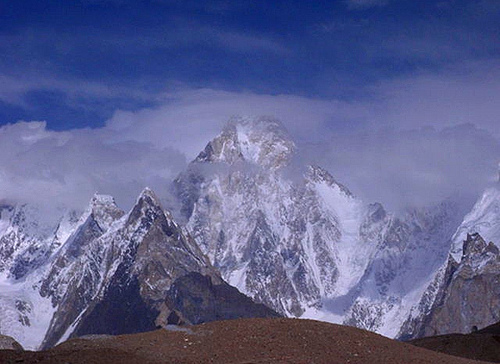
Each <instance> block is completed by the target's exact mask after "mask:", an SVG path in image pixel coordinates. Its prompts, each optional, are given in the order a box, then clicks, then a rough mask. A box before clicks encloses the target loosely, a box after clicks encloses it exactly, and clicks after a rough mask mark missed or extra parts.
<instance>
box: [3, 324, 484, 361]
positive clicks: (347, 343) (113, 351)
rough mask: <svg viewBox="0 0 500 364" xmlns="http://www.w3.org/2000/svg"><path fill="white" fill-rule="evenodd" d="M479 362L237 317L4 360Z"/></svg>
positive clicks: (329, 327) (336, 330)
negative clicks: (236, 318) (237, 318)
mask: <svg viewBox="0 0 500 364" xmlns="http://www.w3.org/2000/svg"><path fill="white" fill-rule="evenodd" d="M211 362H212V363H338V364H342V363H358V364H365V363H366V364H376V363H384V364H386V363H394V364H397V363H401V364H403V363H404V364H407V363H414V364H423V363H443V364H446V363H450V364H452V363H453V364H465V363H479V362H476V361H473V360H470V359H463V358H458V357H453V356H449V355H446V354H441V353H437V352H433V351H430V350H427V349H422V348H419V347H416V346H413V345H410V344H406V343H401V342H397V341H394V340H391V339H388V338H385V337H383V336H380V335H377V334H374V333H371V332H367V331H363V330H360V329H356V328H352V327H346V326H340V325H334V324H329V323H325V322H318V321H312V320H299V319H281V318H280V319H239V320H231V321H217V322H211V323H206V324H201V325H197V326H189V327H173V328H171V329H160V330H156V331H152V332H146V333H141V334H133V335H121V336H89V337H86V338H79V339H71V340H69V341H66V342H64V343H62V344H60V345H58V346H56V347H54V348H52V349H50V350H46V351H41V352H29V351H25V352H23V351H13V350H4V351H0V363H72V364H76V363H89V364H91V363H120V364H122V363H137V364H139V363H140V364H143V363H211Z"/></svg>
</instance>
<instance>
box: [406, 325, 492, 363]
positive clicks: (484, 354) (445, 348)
mask: <svg viewBox="0 0 500 364" xmlns="http://www.w3.org/2000/svg"><path fill="white" fill-rule="evenodd" d="M410 343H412V344H413V345H416V346H419V347H422V348H427V349H430V350H435V351H439V352H441V353H446V354H450V355H457V356H461V357H464V358H470V359H476V360H485V361H489V362H495V363H500V323H497V324H494V325H491V326H488V327H486V328H484V329H482V330H479V331H477V332H474V333H470V334H467V335H463V334H448V335H439V336H431V337H425V338H422V339H416V340H412V341H410Z"/></svg>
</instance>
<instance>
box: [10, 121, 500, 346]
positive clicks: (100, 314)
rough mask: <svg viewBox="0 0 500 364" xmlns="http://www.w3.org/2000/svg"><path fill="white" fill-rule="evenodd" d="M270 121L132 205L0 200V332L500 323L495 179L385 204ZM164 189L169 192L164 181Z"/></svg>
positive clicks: (52, 336)
mask: <svg viewBox="0 0 500 364" xmlns="http://www.w3.org/2000/svg"><path fill="white" fill-rule="evenodd" d="M297 149H298V148H297V146H296V145H295V143H294V142H293V141H292V139H291V138H290V136H289V134H288V133H287V131H286V129H285V128H284V127H283V125H282V124H281V122H280V121H278V120H276V119H273V118H269V117H257V118H233V119H232V120H230V121H229V122H228V123H227V124H226V126H225V127H224V129H223V130H222V132H221V133H220V134H219V135H218V136H217V137H215V138H214V139H213V140H211V141H210V142H209V143H208V144H207V146H206V148H205V149H204V150H203V151H201V152H200V153H199V155H198V156H197V157H196V158H195V159H194V160H193V161H192V162H191V163H190V164H189V165H188V166H187V168H186V169H185V170H184V171H183V172H182V173H180V175H179V176H178V177H177V178H176V179H175V180H174V181H173V187H172V188H173V192H174V194H175V195H176V197H177V198H178V201H179V205H180V209H179V210H180V211H179V212H176V210H175V209H171V211H169V210H168V209H165V208H164V207H163V206H162V203H161V202H160V200H159V198H158V197H157V196H156V195H155V193H154V192H153V191H151V190H150V189H148V188H145V189H144V191H143V192H142V193H141V194H140V196H139V197H138V198H137V200H136V203H135V204H134V206H133V207H132V209H131V210H130V211H129V212H125V211H122V210H121V209H120V208H119V207H118V206H116V204H115V202H114V200H113V198H112V197H111V196H105V195H99V194H96V195H95V196H94V197H93V198H92V199H91V201H90V203H89V206H88V208H87V209H86V210H85V211H84V212H82V213H79V212H76V211H66V212H65V213H64V214H63V216H61V217H60V218H59V219H58V223H57V224H56V225H54V226H46V225H43V224H42V223H40V219H37V211H36V207H33V206H29V205H14V204H5V205H3V206H0V211H1V218H0V333H1V334H5V335H9V336H12V337H14V338H15V339H16V340H18V341H19V342H20V343H21V344H22V345H23V346H24V347H26V348H33V349H35V348H49V347H51V346H54V345H55V344H57V343H58V342H61V341H64V340H65V339H67V338H69V337H75V336H82V335H86V334H120V333H132V332H141V331H148V330H151V329H154V328H156V327H162V326H166V325H169V324H183V323H185V324H194V323H201V322H207V321H213V320H219V319H228V318H237V317H277V316H280V315H282V316H289V317H301V318H315V319H319V320H324V321H329V322H334V323H342V324H346V325H351V326H357V327H360V328H364V329H368V330H371V331H375V332H378V333H380V334H382V335H385V336H389V337H395V338H402V339H410V338H416V337H422V336H427V335H435V334H441V333H449V332H469V331H470V330H471V329H472V327H474V326H476V327H484V326H487V325H489V324H492V323H494V322H497V321H500V311H499V310H498V309H497V308H498V307H499V302H498V297H500V295H499V293H500V292H499V291H498V287H499V285H498V279H499V275H500V261H499V259H500V258H499V251H498V247H497V245H496V244H500V188H499V186H493V187H491V188H489V189H488V190H486V191H485V192H484V194H483V196H482V197H481V198H480V199H479V200H478V202H477V203H476V204H475V206H474V207H473V208H472V211H470V212H469V213H468V214H467V211H465V210H464V209H463V206H462V204H460V201H456V200H453V199H448V200H446V201H442V202H438V203H436V204H435V205H434V206H429V207H426V208H418V209H412V210H408V211H406V212H405V213H401V214H395V213H391V212H388V211H386V210H385V209H384V207H383V206H382V205H381V204H380V203H372V204H367V203H365V202H363V201H362V200H360V199H359V198H357V197H356V196H355V195H354V194H353V193H351V192H350V191H349V189H348V188H347V187H346V186H344V185H343V184H342V183H340V182H339V181H337V180H336V179H335V178H334V177H333V176H332V175H331V174H330V173H329V172H328V171H326V170H325V169H323V168H321V167H319V166H314V165H311V166H302V165H297V158H296V154H297ZM165 188H166V189H167V188H170V187H169V186H165Z"/></svg>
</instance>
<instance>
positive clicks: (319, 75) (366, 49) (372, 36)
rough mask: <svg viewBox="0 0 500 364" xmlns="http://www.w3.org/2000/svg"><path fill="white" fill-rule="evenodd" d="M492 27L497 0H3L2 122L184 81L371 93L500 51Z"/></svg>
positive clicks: (89, 108) (275, 90)
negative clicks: (390, 83) (387, 84)
mask: <svg viewBox="0 0 500 364" xmlns="http://www.w3.org/2000/svg"><path fill="white" fill-rule="evenodd" d="M499 34H500V1H497V0H478V1H469V0H449V1H411V0H392V1H391V0H339V1H331V2H328V1H324V2H323V1H319V2H315V1H255V0H254V1H246V0H240V1H225V0H220V1H210V2H203V1H195V0H193V1H191V0H184V1H176V0H156V1H126V0H110V1H97V0H80V1H62V0H60V1H23V0H21V1H8V0H3V1H2V2H1V3H0V124H6V123H13V122H16V121H17V120H20V119H23V120H45V121H47V124H48V127H49V128H51V129H55V130H64V129H72V128H75V127H85V126H90V127H97V126H101V125H103V123H104V121H105V120H107V119H109V118H110V117H111V116H112V115H113V113H114V112H115V111H116V110H118V109H120V110H139V109H141V108H145V107H154V106H155V105H157V103H158V102H159V101H158V100H159V95H161V94H162V93H165V92H170V91H172V90H179V89H184V88H188V89H196V88H211V89H216V90H225V91H233V92H235V91H236V92H242V91H245V92H253V93H257V94H270V95H276V94H286V95H297V96H305V97H310V98H319V99H338V100H344V101H347V102H349V101H354V100H360V99H370V98H372V97H376V95H374V94H373V92H372V90H373V87H374V86H376V85H379V84H380V83H382V82H387V81H390V80H394V79H402V78H405V77H410V76H412V75H414V74H416V73H419V72H429V73H439V72H442V70H444V69H449V68H450V67H454V65H457V64H459V65H460V64H464V63H467V62H477V61H481V62H482V61H490V60H498V58H499V56H500V39H499ZM464 72H466V71H464Z"/></svg>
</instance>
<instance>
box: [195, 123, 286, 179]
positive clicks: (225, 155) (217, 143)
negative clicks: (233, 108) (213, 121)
mask: <svg viewBox="0 0 500 364" xmlns="http://www.w3.org/2000/svg"><path fill="white" fill-rule="evenodd" d="M294 150H295V144H294V143H293V142H292V140H291V139H290V137H289V135H288V132H287V131H286V129H285V128H284V126H283V125H282V123H281V122H280V121H279V120H276V119H274V118H271V117H254V118H250V117H245V118H244V117H234V118H232V119H231V120H230V121H229V122H228V123H227V124H226V126H225V127H224V129H223V130H222V132H221V133H220V134H219V135H218V136H217V137H216V138H214V139H213V140H212V141H211V142H209V143H208V144H207V146H206V148H205V150H204V151H202V152H201V153H200V154H199V155H198V157H197V158H196V160H195V161H197V162H225V163H227V164H234V163H236V162H238V161H241V162H247V163H251V164H256V165H259V166H261V167H267V168H272V169H277V168H280V167H283V166H284V165H286V164H287V163H288V162H289V159H290V157H291V155H292V154H293V152H294Z"/></svg>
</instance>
